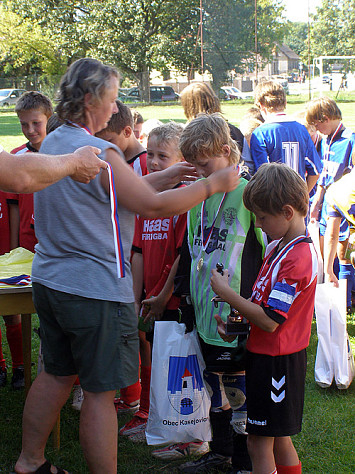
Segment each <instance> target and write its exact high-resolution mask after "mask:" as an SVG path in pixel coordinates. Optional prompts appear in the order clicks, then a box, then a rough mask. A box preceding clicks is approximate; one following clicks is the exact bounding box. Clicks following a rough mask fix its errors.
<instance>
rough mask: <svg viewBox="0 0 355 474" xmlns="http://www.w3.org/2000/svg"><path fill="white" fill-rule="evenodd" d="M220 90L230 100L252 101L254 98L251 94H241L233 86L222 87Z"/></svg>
mask: <svg viewBox="0 0 355 474" xmlns="http://www.w3.org/2000/svg"><path fill="white" fill-rule="evenodd" d="M221 89H223V90H224V91H225V92H226V93H227V94H228V95H229V97H230V98H231V99H252V98H253V97H254V96H253V93H252V92H242V91H241V90H239V89H238V88H237V87H234V86H223V87H222V88H221Z"/></svg>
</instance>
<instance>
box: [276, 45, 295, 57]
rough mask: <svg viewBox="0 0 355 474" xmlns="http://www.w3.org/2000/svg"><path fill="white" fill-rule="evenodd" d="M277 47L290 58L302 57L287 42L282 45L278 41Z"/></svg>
mask: <svg viewBox="0 0 355 474" xmlns="http://www.w3.org/2000/svg"><path fill="white" fill-rule="evenodd" d="M276 45H277V47H278V48H279V50H280V51H281V52H282V53H283V54H284V55H285V56H287V57H288V58H289V59H300V57H299V56H298V54H297V53H295V52H294V51H292V49H291V48H290V47H289V46H287V45H286V44H283V45H280V44H278V43H276Z"/></svg>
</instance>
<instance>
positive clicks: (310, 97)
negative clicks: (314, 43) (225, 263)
mask: <svg viewBox="0 0 355 474" xmlns="http://www.w3.org/2000/svg"><path fill="white" fill-rule="evenodd" d="M311 99H312V89H311V20H310V15H309V0H308V100H311Z"/></svg>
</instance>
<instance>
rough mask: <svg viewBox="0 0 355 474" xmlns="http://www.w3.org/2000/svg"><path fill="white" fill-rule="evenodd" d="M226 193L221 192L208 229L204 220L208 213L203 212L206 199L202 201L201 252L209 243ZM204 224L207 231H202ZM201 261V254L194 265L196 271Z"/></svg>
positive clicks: (200, 266) (199, 267)
mask: <svg viewBox="0 0 355 474" xmlns="http://www.w3.org/2000/svg"><path fill="white" fill-rule="evenodd" d="M226 195H227V193H223V196H222V199H221V201H220V203H219V206H218V209H217V212H216V214H215V216H214V219H213V222H212V225H211V227H210V228H209V229H208V227H207V222H205V219H206V221H207V218H208V215H207V212H205V207H206V201H203V203H202V207H201V239H202V249H201V253H202V254H203V253H204V252H205V251H206V248H207V246H208V244H209V241H210V239H211V235H212V233H213V229H214V226H215V224H216V220H217V217H218V214H219V211H220V210H221V207H222V205H223V203H224V200H225V198H226ZM205 226H206V229H207V232H204V229H205ZM203 263H204V259H203V256H201V257H200V259H199V260H198V262H197V265H196V269H197V271H198V272H200V271H201V270H202V268H203Z"/></svg>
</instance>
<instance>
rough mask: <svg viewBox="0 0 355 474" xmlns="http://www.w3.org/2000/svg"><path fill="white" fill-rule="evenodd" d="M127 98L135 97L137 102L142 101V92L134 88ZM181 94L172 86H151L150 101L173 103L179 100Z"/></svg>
mask: <svg viewBox="0 0 355 474" xmlns="http://www.w3.org/2000/svg"><path fill="white" fill-rule="evenodd" d="M127 97H129V98H130V97H135V98H136V99H137V100H142V97H141V91H140V90H139V88H138V87H132V89H130V90H129V91H128V93H127ZM178 99H179V94H177V93H176V92H175V91H174V89H173V88H172V87H170V86H150V100H151V102H161V101H169V100H170V101H172V100H178Z"/></svg>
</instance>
